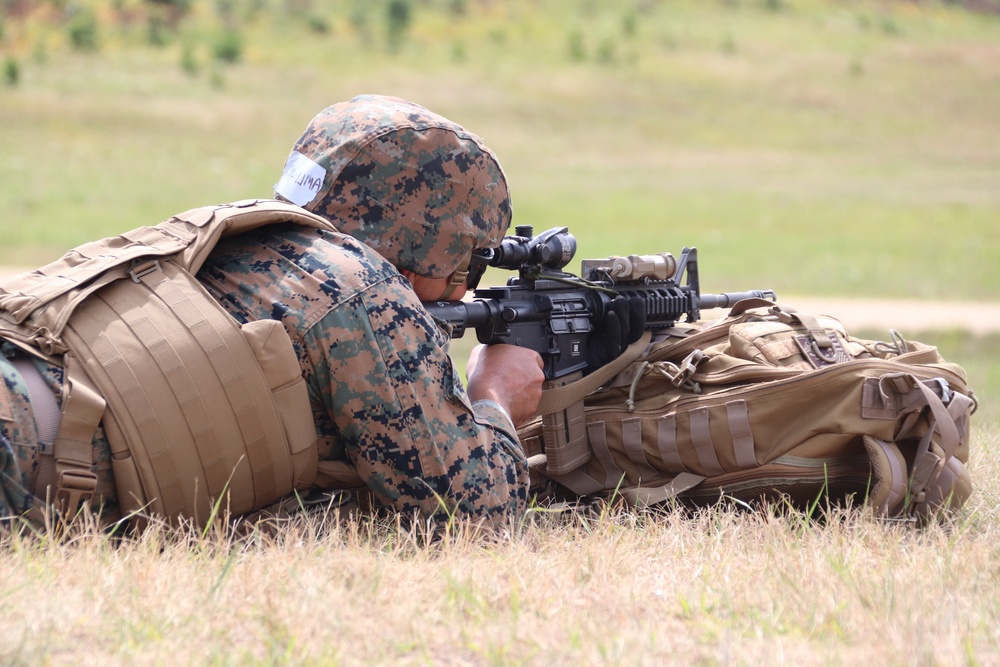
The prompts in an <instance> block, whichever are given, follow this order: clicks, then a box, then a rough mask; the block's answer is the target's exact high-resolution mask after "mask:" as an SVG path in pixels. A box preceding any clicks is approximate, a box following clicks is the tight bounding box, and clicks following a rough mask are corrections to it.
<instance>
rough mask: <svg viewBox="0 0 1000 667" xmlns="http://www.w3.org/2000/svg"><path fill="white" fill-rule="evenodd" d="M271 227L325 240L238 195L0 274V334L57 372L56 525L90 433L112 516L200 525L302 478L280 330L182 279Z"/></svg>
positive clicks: (73, 493)
mask: <svg viewBox="0 0 1000 667" xmlns="http://www.w3.org/2000/svg"><path fill="white" fill-rule="evenodd" d="M274 223H294V224H299V225H308V226H311V227H316V228H319V229H327V230H330V231H336V230H335V228H334V227H333V225H331V224H330V223H329V222H328V221H327V220H325V219H324V218H321V217H319V216H316V215H313V214H311V213H309V212H307V211H305V210H303V209H301V208H299V207H297V206H293V205H290V204H284V203H281V202H275V201H261V200H247V201H242V202H235V203H232V204H224V205H221V206H211V207H204V208H196V209H192V210H190V211H187V212H185V213H181V214H179V215H176V216H174V217H172V218H170V219H169V220H166V221H164V222H162V223H160V224H158V225H156V226H155V227H141V228H139V229H135V230H133V231H131V232H127V233H125V234H122V235H120V236H117V237H113V238H108V239H104V240H101V241H96V242H93V243H88V244H85V245H82V246H80V247H78V248H76V249H74V250H71V251H70V252H68V253H67V254H66V255H64V256H63V257H62V258H61V259H60V260H58V261H56V262H53V263H52V264H49V265H47V266H44V267H42V268H40V269H38V270H35V271H31V272H27V273H22V274H20V275H17V276H13V277H11V278H8V279H6V280H3V281H0V339H6V340H9V341H11V342H13V343H15V344H16V345H18V346H19V347H21V348H22V349H24V350H26V351H27V352H29V353H30V354H33V355H35V356H37V357H41V358H44V359H47V360H49V361H51V362H54V363H59V364H61V365H62V366H63V367H64V373H65V382H64V389H63V396H62V408H61V409H62V419H61V422H60V424H59V430H58V434H57V436H56V438H55V441H54V442H53V455H54V458H55V480H54V483H53V484H51V485H50V486H49V488H48V490H47V493H48V494H49V501H50V502H51V504H52V506H54V507H55V508H56V509H57V510H59V511H60V512H61V513H62V515H63V516H64V517H65V516H71V515H72V514H73V513H75V512H76V511H77V509H78V507H79V506H80V503H82V502H85V501H87V500H88V499H89V498H90V496H91V495H92V493H93V491H94V489H95V488H96V484H97V477H96V475H95V474H94V473H93V472H92V471H91V465H92V457H93V445H92V441H93V438H94V433H95V430H96V429H97V427H98V425H103V427H104V430H105V432H106V435H107V438H108V442H109V443H110V446H111V451H112V462H111V463H112V470H113V472H114V478H115V486H116V489H117V493H118V499H119V505H120V506H121V510H122V513H123V515H132V516H134V517H143V516H146V515H159V516H162V517H166V518H168V519H170V520H176V519H178V518H180V517H185V518H187V519H190V520H193V521H194V522H195V523H199V524H203V523H204V522H205V521H207V520H208V519H209V518H210V517H211V516H212V515H213V511H215V510H217V509H222V510H225V511H228V512H230V513H231V514H232V515H239V514H244V513H246V512H250V511H252V510H256V509H259V508H262V507H265V506H267V505H269V504H271V503H273V502H274V501H276V500H277V499H279V498H281V497H283V496H286V495H288V494H290V493H292V491H293V490H296V489H303V488H305V487H308V486H309V485H310V484H311V483H312V482H313V480H314V478H315V477H316V469H317V449H316V429H315V425H314V422H313V417H312V411H311V408H310V405H309V397H308V394H307V391H306V386H305V381H304V380H303V378H302V373H301V370H300V367H299V364H298V360H297V359H296V356H295V352H294V350H293V348H292V344H291V340H290V339H289V337H288V334H287V333H286V331H285V329H284V327H283V326H282V325H281V323H280V322H277V321H274V320H263V321H257V322H250V323H247V324H245V325H243V326H240V325H239V323H237V322H236V321H235V320H234V319H233V318H232V317H231V316H230V315H229V314H228V313H226V312H225V311H224V310H223V309H222V307H221V306H220V305H219V304H218V303H217V302H216V301H215V300H214V299H212V298H211V297H210V296H209V294H208V293H207V292H206V291H205V289H204V288H203V287H202V286H201V284H200V283H198V281H197V280H195V278H194V274H195V273H197V272H198V270H199V269H200V268H201V265H202V264H203V263H204V261H205V259H206V257H207V256H208V254H209V253H210V252H211V251H212V249H213V248H214V247H215V245H216V244H217V243H218V241H219V239H221V238H223V237H225V236H230V235H234V234H239V233H242V232H246V231H249V230H251V229H255V228H257V227H260V226H263V225H268V224H274ZM36 486H38V485H36ZM34 492H35V493H36V494H38V495H41V494H42V493H45V492H46V490H45V489H37V488H36V489H35V490H34ZM217 503H220V504H218V505H217Z"/></svg>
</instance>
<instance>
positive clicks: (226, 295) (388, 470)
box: [198, 226, 527, 517]
mask: <svg viewBox="0 0 1000 667" xmlns="http://www.w3.org/2000/svg"><path fill="white" fill-rule="evenodd" d="M198 278H199V280H200V281H201V282H202V284H203V285H205V286H206V288H208V290H209V292H210V293H211V294H212V295H213V296H214V297H215V298H216V299H218V300H219V302H220V303H221V304H222V305H223V307H224V308H226V309H227V310H228V311H229V312H230V313H231V314H232V315H233V316H234V317H235V318H236V319H237V320H239V321H241V322H245V321H247V320H255V319H263V318H274V319H278V320H280V321H281V322H282V323H283V324H284V325H285V328H286V329H287V330H288V332H289V334H290V335H291V337H292V342H293V344H294V346H295V350H296V353H297V354H298V357H299V362H300V364H301V366H302V369H303V373H304V374H305V377H306V380H307V384H308V387H309V394H310V401H311V403H312V408H313V414H314V416H315V422H316V429H317V432H318V435H319V437H320V451H319V455H320V460H333V461H343V462H346V463H350V464H351V465H353V466H354V467H355V468H356V469H357V471H358V473H359V474H360V475H361V478H362V479H363V480H365V482H366V484H367V485H368V487H369V488H370V489H371V490H372V491H373V492H374V494H375V496H376V498H377V500H378V501H379V504H381V505H384V506H386V507H394V508H397V509H400V510H415V509H419V510H423V511H424V512H425V513H433V512H434V511H435V510H437V509H438V500H437V499H436V496H437V497H440V498H442V499H446V500H448V499H451V500H453V501H454V502H455V503H457V508H458V509H460V510H461V511H462V513H463V514H468V515H471V516H474V517H493V516H499V515H502V514H506V513H508V512H512V511H518V510H520V509H523V507H524V503H525V500H526V492H527V466H526V463H525V460H524V455H523V453H522V452H521V447H520V444H519V442H518V440H517V436H516V432H515V431H514V427H513V425H512V424H511V423H510V420H509V419H508V418H507V417H506V415H505V414H504V413H503V412H502V411H501V410H500V409H499V406H496V405H495V404H493V403H491V402H488V401H480V402H477V403H476V404H475V405H470V403H469V398H468V396H467V395H466V392H465V390H464V389H463V387H462V384H461V380H460V379H459V377H458V375H457V374H456V372H455V369H454V366H453V365H452V362H451V359H450V358H449V356H448V353H447V345H448V342H449V337H448V336H447V335H446V334H445V333H444V332H443V331H442V330H441V329H439V328H438V326H437V325H436V324H435V322H434V321H433V320H432V319H431V318H430V316H429V315H428V314H427V312H426V311H425V310H424V308H423V306H422V305H421V304H420V302H419V301H418V300H417V297H416V295H415V294H414V292H413V290H412V289H411V288H410V286H409V283H408V282H407V281H406V279H405V278H403V277H402V276H400V275H399V273H398V272H397V271H396V270H395V269H394V268H393V267H392V265H391V264H389V263H388V262H387V261H386V260H384V259H383V258H381V257H379V256H378V255H377V254H375V253H374V252H372V251H371V250H370V249H369V248H367V247H365V246H364V245H362V244H360V243H358V242H357V241H355V240H353V239H351V238H350V237H346V236H342V235H337V234H330V233H328V232H317V231H315V230H310V229H305V228H301V227H291V226H278V227H276V228H268V229H264V230H260V231H257V232H252V233H249V234H243V235H241V236H239V237H237V238H235V239H231V240H225V241H223V242H222V244H221V245H219V246H217V248H216V250H215V252H214V253H213V255H212V256H211V257H210V258H209V260H208V262H207V263H206V264H205V266H203V267H202V270H201V272H199V274H198ZM449 504H451V505H452V507H451V508H449V509H452V508H454V507H455V505H454V504H453V503H452V502H449Z"/></svg>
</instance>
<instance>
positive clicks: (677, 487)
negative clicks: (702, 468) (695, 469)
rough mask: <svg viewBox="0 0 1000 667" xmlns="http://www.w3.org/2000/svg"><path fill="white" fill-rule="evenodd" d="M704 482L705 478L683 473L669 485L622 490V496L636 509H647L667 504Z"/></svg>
mask: <svg viewBox="0 0 1000 667" xmlns="http://www.w3.org/2000/svg"><path fill="white" fill-rule="evenodd" d="M703 481H705V478H704V477H702V476H701V475H695V474H693V473H689V472H682V473H681V474H679V475H677V477H674V478H673V479H672V480H670V483H669V484H665V485H664V486H656V487H652V488H646V487H633V488H629V489H622V490H621V495H622V497H623V498H624V499H625V502H627V503H628V504H630V505H632V506H634V507H647V506H649V505H655V504H657V503H662V502H665V501H667V500H670V499H671V498H676V497H677V496H678V495H680V494H681V493H684V492H685V491H687V490H688V489H693V488H694V487H696V486H698V485H699V484H701V483H702V482H703Z"/></svg>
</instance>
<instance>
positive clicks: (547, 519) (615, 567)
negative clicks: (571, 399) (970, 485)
mask: <svg viewBox="0 0 1000 667" xmlns="http://www.w3.org/2000/svg"><path fill="white" fill-rule="evenodd" d="M977 435H978V438H977V440H976V444H977V446H976V448H975V456H974V460H973V468H974V474H975V477H976V479H977V481H978V492H977V495H976V496H974V498H973V500H972V502H971V503H970V505H969V506H968V507H967V508H966V510H965V511H964V512H963V513H962V514H961V516H959V517H957V518H955V520H954V521H951V522H948V523H940V524H935V525H932V526H929V527H927V528H925V529H915V528H913V527H911V526H909V525H907V524H902V523H893V522H884V521H879V520H876V519H874V518H872V517H870V516H869V515H867V514H866V513H865V512H864V511H862V510H856V511H852V512H849V513H836V514H833V515H831V516H829V517H828V518H827V519H826V520H823V521H818V520H810V519H807V518H806V517H804V516H802V515H801V514H794V513H792V514H787V513H786V514H784V515H780V516H779V515H778V514H777V513H775V514H767V513H761V514H748V513H738V512H733V511H730V510H722V509H717V510H711V511H705V512H703V513H700V514H697V515H695V516H689V515H686V514H684V513H682V512H663V513H658V514H653V513H646V514H631V513H619V512H606V513H605V514H603V515H600V516H595V517H591V518H589V519H587V518H583V517H580V516H571V517H566V516H562V517H553V516H546V515H535V516H534V518H533V520H531V521H528V522H526V523H525V524H523V525H519V526H514V527H512V528H511V529H510V530H509V531H508V532H506V533H505V534H503V535H500V536H496V537H483V536H476V535H475V534H474V531H472V530H471V529H470V528H469V527H468V526H456V527H453V528H452V529H451V530H448V531H446V532H445V533H444V534H443V536H442V537H439V538H438V539H429V538H428V534H427V532H426V531H423V530H420V529H412V528H411V529H403V528H401V527H399V526H398V525H392V524H380V523H377V522H375V521H372V520H360V521H345V522H342V523H341V522H337V521H333V520H331V519H330V518H329V517H323V516H313V517H308V518H301V519H300V520H296V521H295V522H293V523H292V524H291V525H289V526H287V527H286V528H285V529H284V530H283V531H281V532H280V533H278V534H277V535H276V536H272V537H266V536H263V535H258V536H256V537H254V538H251V539H241V538H237V537H234V536H233V535H231V534H223V533H221V532H220V533H210V534H208V535H206V536H200V535H195V534H187V535H185V534H181V535H178V534H176V533H173V534H172V533H169V532H167V531H164V530H156V529H154V530H150V531H148V532H147V533H145V534H144V535H142V536H141V537H140V538H138V539H135V540H130V541H125V542H123V543H114V542H113V541H112V540H110V539H108V538H106V537H103V536H101V535H100V534H97V533H95V532H93V531H85V532H84V534H82V535H81V536H79V537H77V538H76V539H74V540H72V541H71V542H70V543H69V544H57V543H54V542H50V541H47V540H45V539H44V538H36V537H24V536H13V537H7V538H5V539H4V540H3V544H2V547H0V568H2V569H3V571H4V572H5V573H6V574H5V578H4V581H5V584H4V587H3V593H2V595H3V605H4V609H5V613H6V618H7V620H6V621H5V624H4V625H5V627H4V632H3V633H2V635H0V662H2V663H3V664H15V665H16V664H23V665H37V664H57V665H58V664H66V665H69V664H72V665H87V664H102V665H103V664H140V665H146V664H152V665H158V664H169V665H177V664H183V665H202V664H219V665H228V664H240V665H244V664H283V665H284V664H309V665H313V664H320V665H327V664H328V665H341V664H343V665H361V664H365V665H367V664H393V665H395V664H404V665H411V664H434V665H437V664H446V665H483V664H504V665H507V664H531V665H543V664H544V665H549V664H554V665H594V664H647V665H653V664H663V663H666V662H669V663H674V664H735V665H744V664H745V665H754V664H794V665H800V664H805V665H811V664H859V663H864V664H887V665H934V664H946V665H956V664H970V665H978V664H983V665H985V664H995V663H996V660H997V659H998V657H1000V622H998V621H1000V619H998V615H1000V608H998V604H997V602H996V599H997V597H998V595H1000V571H998V568H997V562H998V553H997V552H998V549H1000V547H998V540H997V532H998V498H1000V487H998V484H997V481H996V480H997V478H998V474H997V473H998V469H997V468H998V466H997V464H996V462H995V459H993V458H992V454H993V453H994V452H995V451H996V450H997V447H998V440H1000V438H998V434H997V431H996V429H995V428H990V429H989V430H988V431H983V430H982V429H981V430H980V431H979V432H978V433H977Z"/></svg>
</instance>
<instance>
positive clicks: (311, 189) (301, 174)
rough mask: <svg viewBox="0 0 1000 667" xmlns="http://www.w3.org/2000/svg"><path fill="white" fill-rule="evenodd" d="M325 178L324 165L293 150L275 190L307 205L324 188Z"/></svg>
mask: <svg viewBox="0 0 1000 667" xmlns="http://www.w3.org/2000/svg"><path fill="white" fill-rule="evenodd" d="M325 178H326V170H325V169H323V167H321V166H320V165H318V164H316V163H315V162H313V161H312V160H311V159H309V158H308V157H306V156H305V155H303V154H302V153H299V152H298V151H292V154H291V155H289V156H288V160H287V161H286V162H285V170H284V172H283V173H282V174H281V180H280V181H278V182H277V184H276V185H275V186H274V191H275V192H276V193H278V194H279V195H281V196H282V197H284V198H285V199H287V200H288V201H290V202H292V203H293V204H296V205H298V206H305V205H306V204H308V203H309V202H311V201H312V200H313V199H314V198H315V197H316V193H318V192H319V191H320V190H321V189H322V188H323V180H324V179H325Z"/></svg>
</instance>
